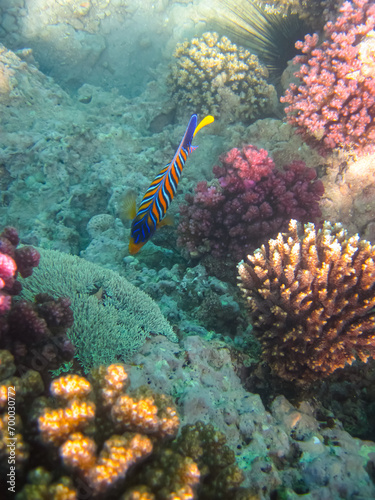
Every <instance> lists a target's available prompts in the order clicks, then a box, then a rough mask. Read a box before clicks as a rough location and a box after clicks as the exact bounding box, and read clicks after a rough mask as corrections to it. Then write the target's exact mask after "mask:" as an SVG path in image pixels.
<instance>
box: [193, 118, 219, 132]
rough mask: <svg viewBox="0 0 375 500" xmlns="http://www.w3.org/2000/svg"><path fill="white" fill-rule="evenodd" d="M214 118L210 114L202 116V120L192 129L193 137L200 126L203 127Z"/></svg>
mask: <svg viewBox="0 0 375 500" xmlns="http://www.w3.org/2000/svg"><path fill="white" fill-rule="evenodd" d="M214 120H215V118H214V117H213V116H211V115H207V116H205V117H204V118H203V120H202V121H200V122H199V123H198V125H197V128H196V129H195V131H194V135H193V137H195V134H196V133H197V132H199V131H200V129H201V128H203V127H205V126H206V125H209V124H210V123H213V122H214Z"/></svg>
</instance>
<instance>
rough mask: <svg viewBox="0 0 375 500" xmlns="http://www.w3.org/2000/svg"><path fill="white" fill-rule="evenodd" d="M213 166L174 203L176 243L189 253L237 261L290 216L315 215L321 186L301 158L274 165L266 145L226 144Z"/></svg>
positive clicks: (309, 218)
mask: <svg viewBox="0 0 375 500" xmlns="http://www.w3.org/2000/svg"><path fill="white" fill-rule="evenodd" d="M221 162H222V165H221V166H215V167H214V169H213V172H214V174H215V176H216V179H214V180H213V181H211V182H210V183H207V182H199V183H198V185H197V187H196V189H195V195H194V196H192V195H190V194H189V195H187V196H186V197H185V199H186V202H187V203H186V204H185V205H181V206H180V213H181V218H180V224H179V226H178V232H179V238H178V244H179V246H181V247H183V248H186V249H187V250H188V252H189V253H190V256H202V255H205V254H211V255H212V256H213V257H215V258H223V257H229V258H230V259H231V260H235V261H236V262H238V261H239V260H240V259H242V258H244V257H245V256H246V254H247V253H249V252H250V251H253V250H254V249H255V248H257V247H258V246H259V245H260V244H261V243H262V242H263V241H265V240H266V238H269V237H272V236H276V234H277V232H278V231H280V230H284V229H287V227H288V223H289V220H290V219H291V218H292V217H294V218H297V219H298V220H299V221H301V222H312V221H314V220H315V219H316V218H317V217H320V215H321V214H320V209H319V204H318V202H319V199H320V196H321V195H322V194H323V191H324V188H323V184H322V182H321V181H320V180H316V172H315V170H314V169H312V168H308V167H306V165H305V164H304V163H303V162H302V161H294V162H292V163H291V164H289V165H286V166H284V167H283V170H278V169H276V168H275V164H274V162H273V160H272V159H271V158H270V157H268V153H267V151H265V150H264V149H257V148H256V147H255V146H251V145H249V146H245V147H244V148H243V149H242V150H239V149H237V148H234V149H232V150H231V151H229V152H228V153H226V154H225V155H223V156H222V157H221Z"/></svg>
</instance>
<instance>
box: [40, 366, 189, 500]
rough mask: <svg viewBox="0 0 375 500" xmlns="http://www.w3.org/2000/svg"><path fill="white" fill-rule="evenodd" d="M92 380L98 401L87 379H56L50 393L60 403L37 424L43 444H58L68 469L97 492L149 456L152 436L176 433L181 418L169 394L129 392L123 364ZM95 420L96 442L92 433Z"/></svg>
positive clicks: (69, 376)
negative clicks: (129, 393)
mask: <svg viewBox="0 0 375 500" xmlns="http://www.w3.org/2000/svg"><path fill="white" fill-rule="evenodd" d="M94 379H95V386H96V392H95V395H96V404H95V403H94V402H93V401H90V400H89V399H88V396H89V394H90V393H91V392H92V390H93V388H92V385H91V384H90V383H89V381H88V380H87V379H85V378H84V377H80V376H78V375H67V376H66V377H61V378H59V379H57V380H55V381H54V382H53V383H52V384H51V393H52V394H53V395H54V396H55V397H56V398H58V399H60V401H61V402H62V406H61V407H59V408H56V409H55V408H45V409H44V410H43V413H42V415H41V416H40V417H39V419H38V424H39V430H40V433H41V437H42V440H43V442H45V443H48V444H51V445H53V446H58V447H59V453H60V456H61V458H62V461H63V463H64V464H65V465H66V467H68V468H69V469H73V470H75V471H76V472H77V474H78V475H79V476H80V477H81V478H82V479H83V480H84V481H87V483H88V486H89V488H90V489H91V490H92V492H93V494H94V495H98V494H102V493H105V492H108V491H110V489H111V488H112V487H113V486H114V485H115V484H116V483H118V482H119V481H120V480H122V479H124V477H125V475H126V473H127V471H128V469H129V468H130V467H131V466H132V465H134V464H135V463H137V462H139V461H140V460H141V459H142V458H145V457H147V456H149V455H150V454H151V452H152V450H153V441H152V439H151V438H150V437H148V436H154V437H158V438H159V439H160V438H164V437H166V436H169V437H173V436H174V435H175V434H176V433H177V430H178V427H179V418H178V416H177V413H176V410H175V408H174V406H173V404H172V402H171V400H170V399H168V398H167V397H166V396H161V395H160V396H157V397H156V396H153V395H152V394H151V393H150V391H148V392H147V395H145V396H144V397H143V395H141V394H140V393H138V394H137V395H136V396H135V397H132V396H130V395H127V394H125V389H126V387H127V385H128V376H127V373H126V372H125V370H124V367H123V366H122V365H111V366H109V367H107V368H104V367H100V368H99V369H97V370H96V372H95V373H94ZM146 391H147V390H146ZM95 418H96V420H95V425H96V440H95V439H94V438H93V437H91V435H92V433H93V430H92V426H93V424H94V419H95ZM130 431H131V432H130ZM99 442H100V444H101V450H100V451H98V444H99Z"/></svg>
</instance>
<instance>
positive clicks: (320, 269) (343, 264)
mask: <svg viewBox="0 0 375 500" xmlns="http://www.w3.org/2000/svg"><path fill="white" fill-rule="evenodd" d="M238 270H239V275H240V284H239V286H240V288H241V290H242V292H243V294H244V296H245V297H246V299H247V301H248V306H249V309H250V311H251V316H252V318H253V321H254V333H255V334H256V335H257V336H258V338H259V339H260V341H261V343H262V346H263V356H264V359H265V360H266V361H267V362H268V363H269V365H270V366H271V368H272V369H273V371H274V372H275V373H276V374H278V375H279V376H280V377H282V378H284V379H286V380H292V381H295V382H297V383H300V384H305V383H309V382H312V381H314V380H317V379H319V378H322V377H326V376H327V375H329V374H331V373H332V372H333V371H335V370H336V369H337V368H342V367H344V366H345V365H346V363H349V364H351V363H352V362H353V361H354V360H355V359H356V357H358V358H359V359H360V360H362V361H367V359H368V358H369V357H375V311H374V307H375V283H374V280H375V247H374V246H371V244H370V243H369V242H368V241H366V240H361V239H360V238H359V236H358V235H356V236H352V237H350V238H348V236H347V233H346V231H345V230H344V229H343V227H342V226H341V225H340V224H335V225H334V226H332V225H331V224H330V223H328V222H325V223H324V225H323V228H322V229H319V230H318V231H317V230H316V228H315V227H314V225H313V224H307V225H305V228H304V233H303V235H302V236H301V237H299V236H298V224H297V221H295V220H292V221H290V225H289V233H287V234H284V235H283V234H281V233H280V234H279V235H278V237H277V238H276V239H275V240H269V242H268V245H267V247H265V246H264V245H263V246H262V247H261V248H260V249H258V250H256V251H255V252H254V254H253V255H249V256H248V263H245V262H241V263H240V264H239V266H238Z"/></svg>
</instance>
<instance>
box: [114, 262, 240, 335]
mask: <svg viewBox="0 0 375 500" xmlns="http://www.w3.org/2000/svg"><path fill="white" fill-rule="evenodd" d="M125 264H126V268H125V270H124V274H125V277H126V278H127V279H128V280H129V281H130V282H131V283H132V284H133V285H135V286H137V287H138V288H140V289H141V290H143V291H144V292H146V293H147V294H148V295H150V297H152V298H153V299H154V300H155V301H156V302H157V303H158V305H159V307H160V310H161V311H162V313H163V314H164V316H165V317H166V318H167V319H168V321H170V323H171V324H172V325H173V327H174V329H175V330H177V331H180V332H181V335H183V336H186V335H189V334H191V333H196V332H198V331H199V332H201V335H202V336H206V335H208V332H207V331H206V329H208V330H213V331H214V332H215V334H217V335H225V336H227V335H228V334H229V335H232V336H235V335H236V334H237V333H239V331H242V325H243V324H244V322H245V319H244V317H243V314H242V313H241V308H240V305H239V303H240V302H241V297H240V296H239V295H240V294H239V291H238V288H237V287H236V284H231V283H225V282H224V281H220V280H219V279H218V278H216V277H215V276H210V274H209V273H208V272H207V270H206V269H205V267H204V266H203V265H197V266H194V267H193V268H187V269H186V268H185V266H182V265H180V266H179V265H178V264H175V265H174V266H173V267H172V268H171V269H168V268H166V267H164V268H162V269H160V270H159V271H156V270H155V269H152V268H151V269H150V268H148V267H146V266H145V265H142V264H140V263H139V262H138V260H137V259H136V258H134V257H132V256H128V257H126V258H125Z"/></svg>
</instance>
